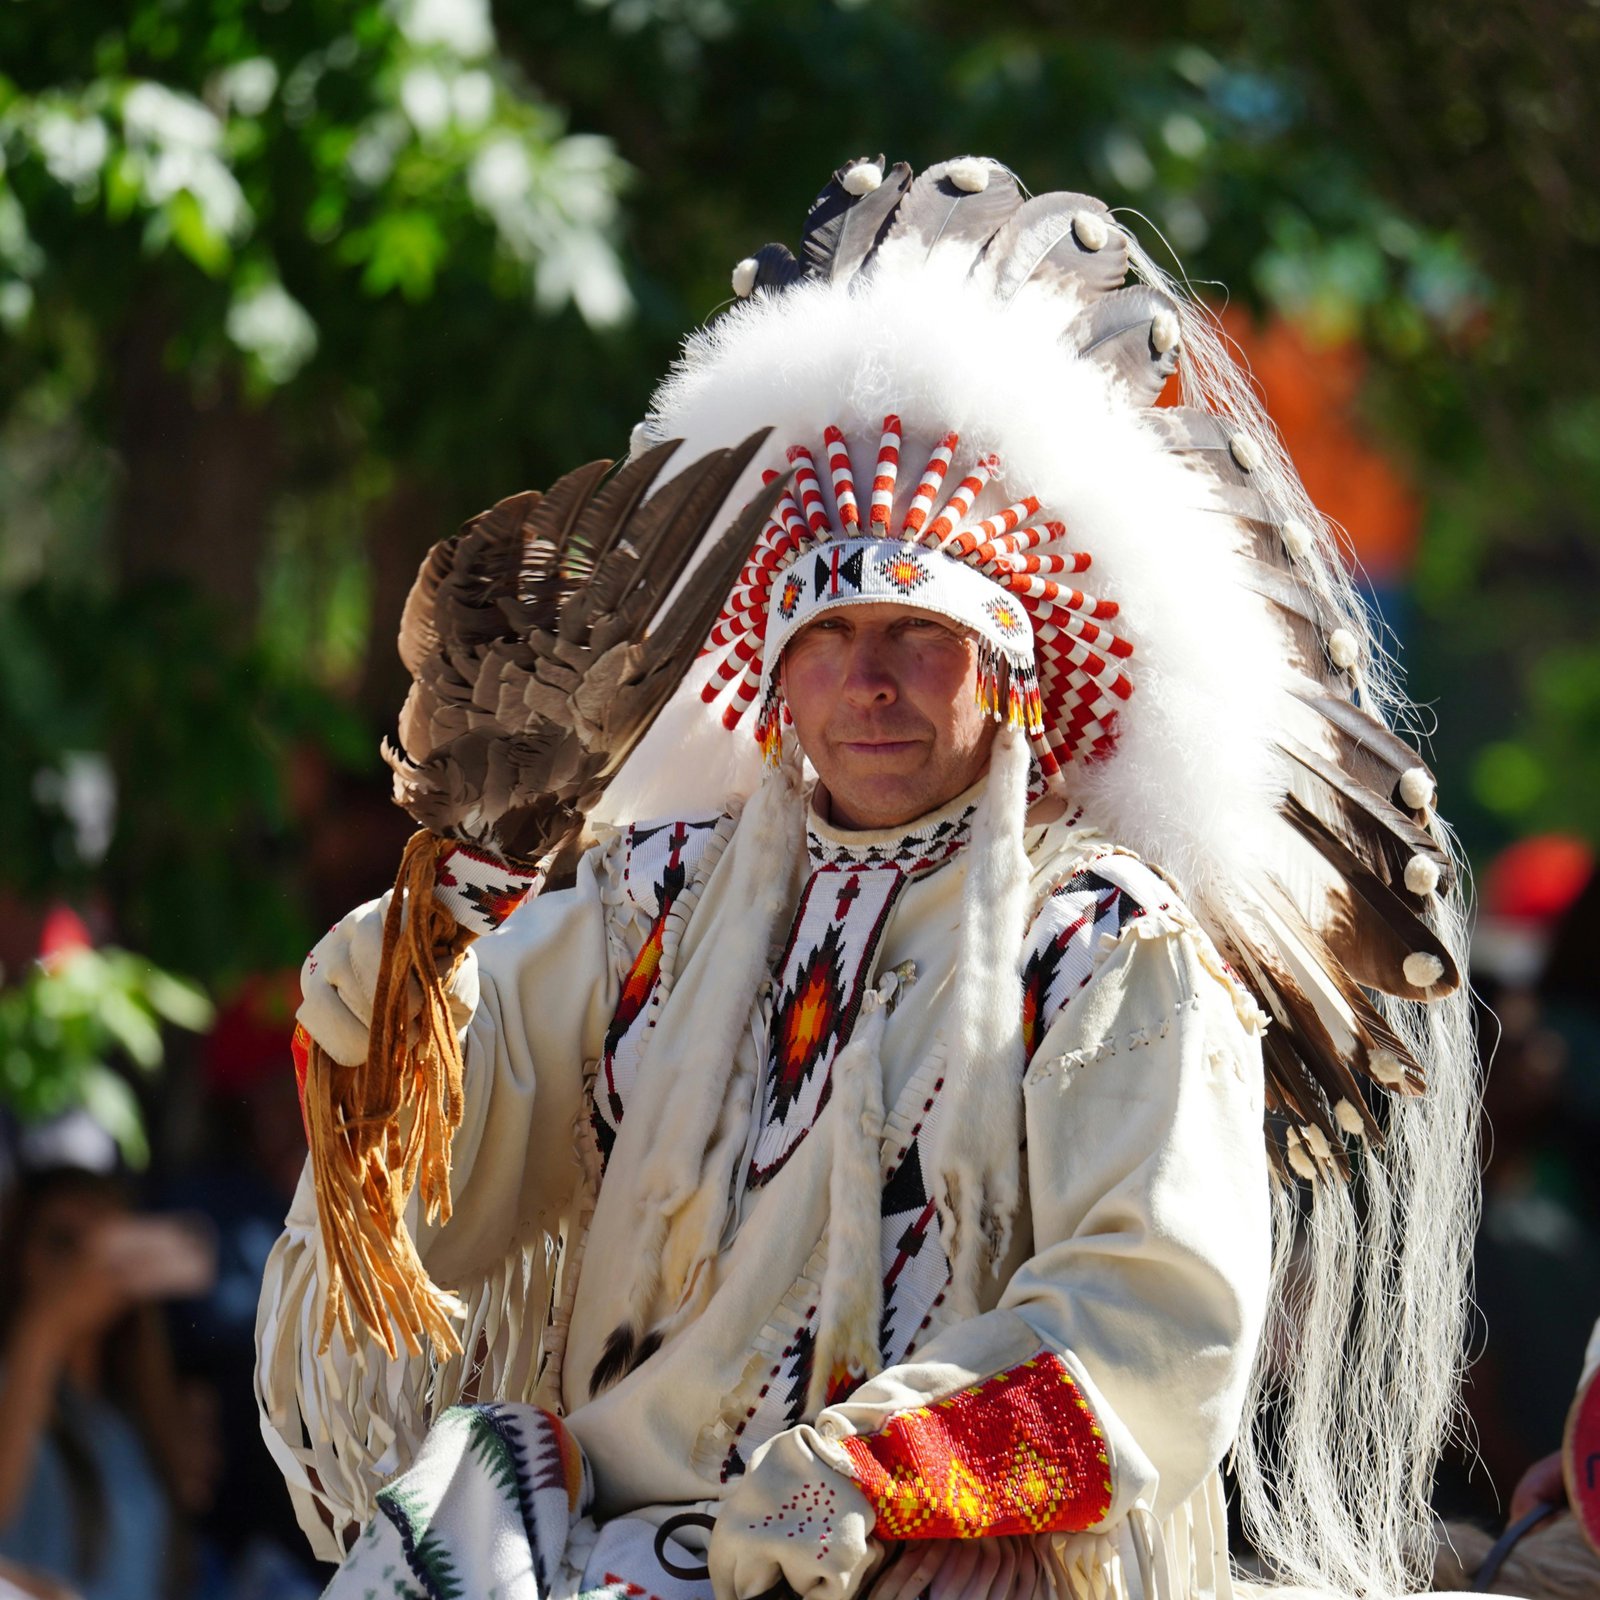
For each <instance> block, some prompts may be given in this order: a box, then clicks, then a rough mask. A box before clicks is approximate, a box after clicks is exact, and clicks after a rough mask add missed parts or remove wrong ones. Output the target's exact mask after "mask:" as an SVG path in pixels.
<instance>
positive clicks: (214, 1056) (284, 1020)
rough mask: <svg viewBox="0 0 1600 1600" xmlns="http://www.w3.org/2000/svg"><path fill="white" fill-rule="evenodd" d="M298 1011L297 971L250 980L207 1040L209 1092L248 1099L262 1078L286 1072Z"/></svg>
mask: <svg viewBox="0 0 1600 1600" xmlns="http://www.w3.org/2000/svg"><path fill="white" fill-rule="evenodd" d="M299 1008H300V975H299V973H298V972H296V971H294V969H292V968H285V969H284V970H283V971H281V972H260V973H256V974H255V975H253V976H252V977H249V978H246V979H245V980H244V982H243V983H242V984H240V985H239V988H238V989H237V990H236V991H235V992H234V995H233V997H232V999H230V1000H229V1001H228V1002H227V1003H226V1004H225V1005H224V1006H223V1007H222V1009H221V1011H220V1012H219V1013H218V1015H217V1024H216V1026H215V1027H214V1028H213V1029H212V1030H211V1032H210V1033H209V1034H208V1035H207V1037H206V1042H205V1047H204V1051H203V1053H202V1057H201V1062H202V1066H203V1069H204V1074H205V1083H206V1087H207V1088H208V1089H209V1090H210V1091H211V1092H212V1093H213V1094H219V1095H237V1094H246V1093H248V1092H249V1091H250V1090H251V1089H253V1088H254V1087H255V1086H256V1085H257V1084H258V1083H260V1082H261V1081H262V1080H263V1079H264V1078H267V1077H276V1076H277V1075H279V1074H281V1073H283V1072H285V1070H286V1068H287V1064H288V1060H289V1037H290V1035H291V1034H292V1033H293V1032H294V1014H295V1012H296V1011H297V1010H299Z"/></svg>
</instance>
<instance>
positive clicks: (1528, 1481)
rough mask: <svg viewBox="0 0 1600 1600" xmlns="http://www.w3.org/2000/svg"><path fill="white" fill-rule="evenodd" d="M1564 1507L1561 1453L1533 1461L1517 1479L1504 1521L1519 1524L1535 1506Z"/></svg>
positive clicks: (1565, 1486) (1564, 1482)
mask: <svg viewBox="0 0 1600 1600" xmlns="http://www.w3.org/2000/svg"><path fill="white" fill-rule="evenodd" d="M1541 1502H1542V1503H1543V1504H1545V1505H1548V1506H1564V1505H1565V1504H1566V1503H1567V1484H1566V1479H1565V1478H1564V1477H1563V1476H1562V1473H1561V1452H1560V1451H1559V1450H1557V1451H1556V1452H1555V1453H1554V1454H1553V1455H1548V1456H1545V1457H1543V1458H1542V1459H1541V1460H1538V1461H1535V1462H1534V1464H1533V1465H1532V1466H1531V1467H1529V1468H1528V1470H1527V1471H1526V1472H1524V1473H1523V1474H1522V1476H1521V1477H1520V1478H1518V1479H1517V1486H1516V1488H1515V1489H1513V1490H1512V1491H1511V1510H1510V1513H1509V1514H1508V1516H1507V1517H1506V1521H1507V1522H1508V1523H1512V1522H1520V1521H1521V1520H1522V1518H1523V1517H1525V1516H1527V1514H1528V1513H1529V1512H1530V1511H1532V1510H1533V1508H1534V1507H1535V1506H1536V1505H1539V1504H1540V1503H1541Z"/></svg>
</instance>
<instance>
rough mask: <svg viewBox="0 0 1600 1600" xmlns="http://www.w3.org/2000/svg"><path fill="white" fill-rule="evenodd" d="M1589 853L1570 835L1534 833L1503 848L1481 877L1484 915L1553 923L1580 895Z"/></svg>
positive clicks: (1591, 866) (1590, 867)
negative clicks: (1530, 836)
mask: <svg viewBox="0 0 1600 1600" xmlns="http://www.w3.org/2000/svg"><path fill="white" fill-rule="evenodd" d="M1593 871H1594V851H1593V850H1591V849H1590V848H1589V846H1588V845H1587V844H1585V843H1584V842H1583V840H1582V839H1578V838H1574V837H1573V836H1572V835H1571V834H1570V833H1536V834H1534V835H1533V837H1532V838H1529V839H1518V840H1517V842H1516V843H1515V844H1508V845H1507V846H1506V847H1505V849H1504V850H1502V851H1501V852H1500V854H1499V855H1497V856H1496V857H1495V858H1494V860H1493V861H1491V862H1490V863H1489V870H1488V871H1487V872H1486V873H1485V874H1484V875H1483V911H1484V915H1485V916H1490V917H1509V918H1510V919H1511V920H1512V921H1515V922H1538V923H1546V924H1548V923H1553V922H1556V921H1557V920H1559V919H1560V918H1561V917H1563V916H1564V915H1565V914H1566V912H1567V909H1568V907H1570V906H1571V904H1572V902H1573V901H1574V900H1576V899H1577V898H1578V896H1579V895H1580V894H1581V893H1582V892H1583V886H1584V885H1585V884H1586V883H1587V882H1588V881H1589V874H1590V873H1591V872H1593Z"/></svg>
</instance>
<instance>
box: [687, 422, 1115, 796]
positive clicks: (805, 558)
mask: <svg viewBox="0 0 1600 1600" xmlns="http://www.w3.org/2000/svg"><path fill="white" fill-rule="evenodd" d="M901 442H902V434H901V427H900V419H899V418H898V417H896V416H889V417H885V418H884V421H883V433H882V437H881V439H880V440H879V443H878V454H877V466H876V471H875V472H874V475H873V479H872V488H871V493H870V495H869V497H868V500H867V505H866V512H865V517H863V514H862V505H861V502H860V500H859V498H858V497H857V494H856V487H855V480H854V472H853V469H852V466H851V462H850V451H849V445H848V441H847V440H846V438H845V436H844V434H843V432H842V431H841V430H840V429H839V428H837V427H830V428H828V429H827V430H826V431H825V432H824V434H823V445H824V453H825V455H826V459H827V466H828V479H827V486H826V487H825V486H824V482H823V479H822V476H821V474H820V473H819V472H818V470H817V463H816V460H815V458H814V457H813V455H812V453H811V451H810V449H809V448H807V447H806V446H805V445H802V444H797V445H793V446H791V447H790V449H789V462H790V465H791V468H792V469H793V478H792V481H791V483H790V485H789V487H788V488H787V489H786V490H785V491H784V493H783V494H782V495H781V496H780V497H779V500H778V503H777V506H776V507H775V508H774V511H773V514H772V517H771V519H770V520H769V521H768V523H767V525H766V527H765V528H764V529H763V530H762V533H761V536H760V538H759V539H758V540H757V542H756V545H755V548H754V550H753V551H752V552H751V555H750V559H749V561H748V562H747V563H746V564H745V567H744V570H743V571H742V572H741V573H740V575H739V579H738V581H737V582H736V583H735V585H734V587H733V590H732V592H731V593H730V595H729V597H728V601H727V604H726V605H725V606H724V607H723V610H722V613H721V615H720V616H719V617H718V619H717V622H716V625H715V626H714V627H713V628H712V630H711V634H710V637H709V639H708V640H707V643H706V653H707V654H708V655H714V656H716V657H717V658H718V660H717V664H716V666H715V668H714V669H713V671H712V672H711V675H710V677H709V679H708V681H707V683H706V685H705V688H704V689H703V691H702V694H703V697H704V699H705V700H706V701H707V703H710V702H713V701H715V700H716V699H717V698H718V697H719V696H721V695H723V694H724V693H726V692H727V691H728V689H729V686H730V685H731V686H732V694H731V696H730V698H729V700H728V703H727V705H726V707H725V709H724V711H723V715H722V721H723V726H724V727H726V728H728V729H729V730H730V731H732V730H734V729H737V728H738V726H739V724H740V722H741V721H742V720H743V719H744V717H745V714H746V713H747V712H748V711H749V710H750V708H751V707H752V706H753V705H754V706H756V707H757V710H756V715H755V720H754V731H755V735H756V738H757V739H758V740H759V741H760V744H761V747H762V750H763V751H764V752H765V754H766V756H767V759H768V760H769V761H775V760H776V759H777V757H778V753H779V751H780V749H781V746H782V740H783V727H784V724H785V723H786V722H787V720H788V710H787V707H786V706H785V705H784V704H783V695H782V686H781V677H780V674H779V671H778V668H779V665H780V663H781V662H782V659H783V651H784V647H785V646H786V645H787V644H788V642H789V640H790V639H792V638H793V637H794V636H795V634H796V633H798V632H799V631H800V629H802V628H803V627H805V626H806V625H807V624H808V623H810V622H812V621H814V620H815V619H816V618H817V617H819V616H821V615H823V614H824V613H826V612H829V611H834V610H837V609H839V608H841V607H844V606H852V605H873V604H883V603H886V602H895V603H898V604H901V605H908V606H915V607H917V608H919V609H920V610H924V611H932V612H935V613H937V614H939V615H942V616H946V617H950V618H952V619H953V620H955V621H957V622H960V623H961V624H963V625H964V626H966V627H968V628H970V629H971V630H972V631H973V633H974V634H975V635H976V637H977V645H978V681H977V695H978V702H979V704H980V705H981V706H982V707H983V708H984V710H985V711H986V712H988V713H989V714H990V715H992V716H993V717H994V718H995V719H996V720H997V721H1005V722H1008V723H1010V724H1011V725H1012V726H1013V727H1020V728H1022V729H1024V730H1025V731H1026V733H1027V735H1028V737H1029V740H1030V742H1031V744H1032V747H1033V751H1034V754H1035V756H1036V757H1037V759H1038V762H1039V767H1040V770H1041V771H1042V772H1043V773H1044V776H1045V778H1046V779H1047V780H1048V781H1051V782H1059V777H1060V773H1061V770H1062V768H1063V767H1065V766H1066V765H1067V763H1068V762H1070V761H1073V760H1083V761H1093V760H1097V759H1098V758H1100V757H1101V756H1104V755H1106V754H1107V753H1108V752H1109V751H1110V750H1111V749H1112V748H1113V746H1114V744H1115V742H1116V720H1117V708H1118V706H1119V705H1120V704H1121V702H1123V701H1125V700H1126V699H1127V698H1128V697H1129V696H1130V695H1131V694H1132V693H1133V684H1132V683H1131V681H1130V680H1129V678H1128V676H1127V674H1126V673H1125V672H1124V671H1123V670H1122V668H1121V665H1120V663H1121V662H1122V661H1124V660H1126V658H1127V657H1129V656H1130V655H1132V654H1133V646H1132V644H1131V643H1129V641H1128V640H1126V639H1124V638H1122V637H1121V636H1120V635H1118V634H1116V633H1115V632H1113V631H1112V630H1111V628H1109V627H1108V626H1107V624H1108V623H1109V622H1110V621H1111V620H1112V619H1113V618H1114V617H1116V615H1117V605H1116V603H1115V602H1114V601H1111V600H1103V599H1097V598H1096V597H1094V596H1093V595H1090V594H1087V593H1085V592H1084V591H1083V590H1081V589H1076V588H1074V587H1073V586H1072V585H1071V583H1070V582H1068V581H1066V580H1067V579H1069V578H1070V577H1073V576H1076V575H1077V574H1079V573H1081V572H1085V571H1087V570H1088V568H1089V565H1090V558H1089V556H1088V554H1087V552H1085V551H1082V550H1073V549H1071V548H1070V547H1069V544H1068V534H1067V529H1066V526H1065V524H1063V523H1061V522H1055V521H1050V520H1047V519H1041V518H1040V515H1039V510H1040V507H1039V501H1038V500H1037V498H1035V497H1034V496H1033V495H1024V496H1022V497H1021V498H1020V499H1018V500H1015V501H1013V502H1012V503H1011V504H1008V505H1006V506H1005V507H1004V508H1003V509H1001V510H999V511H997V512H995V513H993V514H992V515H990V516H986V517H982V518H975V517H974V515H973V511H974V507H975V505H976V504H977V501H978V498H979V496H980V495H981V494H982V493H983V492H984V490H985V489H986V488H987V487H988V486H989V485H990V484H991V483H993V482H995V481H996V479H997V477H998V474H999V470H1000V460H999V457H998V456H995V455H992V454H989V455H982V456H979V457H978V458H977V459H976V460H975V461H973V462H972V464H971V466H970V467H968V468H967V469H966V471H965V473H964V475H963V476H962V477H961V478H960V479H959V481H958V482H957V483H956V485H955V487H954V488H953V489H951V490H949V492H948V493H946V492H945V490H946V483H947V480H948V478H949V477H950V475H951V472H952V469H953V464H954V462H955V460H956V453H957V450H958V449H959V447H960V437H959V435H957V434H955V433H947V434H946V435H945V436H944V437H943V438H942V439H941V440H940V441H939V443H938V445H937V446H936V447H935V449H934V451H933V453H932V455H931V456H930V457H929V459H928V464H927V466H926V467H924V468H923V471H922V476H921V478H920V480H919V481H918V484H917V489H916V493H915V494H914V495H913V496H912V497H911V499H910V501H909V503H908V504H907V505H906V508H905V510H904V513H903V514H902V515H901V517H900V519H899V523H898V526H896V525H894V507H895V489H896V483H897V480H898V476H899V466H900V451H901ZM777 476H778V474H776V473H773V472H768V473H767V474H765V481H766V482H767V483H771V482H772V481H773V480H774V479H775V478H776V477H777Z"/></svg>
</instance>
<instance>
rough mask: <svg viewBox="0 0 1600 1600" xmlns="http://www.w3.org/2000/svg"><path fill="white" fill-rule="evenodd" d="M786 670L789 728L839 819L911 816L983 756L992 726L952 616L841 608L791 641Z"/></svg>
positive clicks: (963, 781)
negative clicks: (980, 702)
mask: <svg viewBox="0 0 1600 1600" xmlns="http://www.w3.org/2000/svg"><path fill="white" fill-rule="evenodd" d="M782 670H783V692H784V697H785V698H786V699H787V700H788V702H789V711H790V714H791V715H792V716H793V717H794V725H795V731H796V733H798V734H799V736H800V744H801V746H802V748H803V749H804V750H805V753H806V754H807V755H808V756H809V757H810V758H811V764H812V766H814V767H815V768H816V769H817V775H818V776H819V777H820V778H821V779H822V782H823V785H824V787H825V788H826V789H827V791H828V796H829V799H830V800H831V802H832V808H833V810H832V815H833V820H834V821H835V822H836V823H838V824H839V825H840V826H841V827H846V828H892V827H897V826H899V825H900V824H901V823H905V822H913V821H915V820H916V818H918V817H921V816H925V815H926V814H927V813H928V812H930V811H936V810H938V808H939V807H940V806H942V805H944V804H945V803H946V802H947V801H949V800H953V799H954V798H955V797H956V796H957V795H958V794H960V793H961V792H962V790H963V789H967V788H970V787H971V785H972V784H974V783H976V782H977V780H978V778H979V777H980V776H981V775H982V773H983V771H984V769H985V768H986V767H987V766H988V764H989V747H990V746H991V745H992V744H993V743H994V735H995V728H996V726H997V724H996V723H995V722H994V721H993V719H992V718H990V717H986V716H985V715H984V714H983V712H982V711H980V710H979V708H978V703H977V676H978V651H977V644H976V640H975V636H974V635H973V633H972V631H971V630H970V629H968V628H964V627H962V625H961V624H960V623H959V622H952V621H951V620H950V619H949V618H948V617H943V616H940V615H939V614H938V613H936V612H933V611H921V610H919V609H918V608H917V607H916V606H902V605H859V606H844V607H841V608H840V609H839V610H837V611H829V612H826V613H824V615H822V616H820V617H818V618H817V620H816V621H815V622H812V623H809V624H808V625H807V626H806V627H804V628H802V629H801V631H800V632H799V633H797V634H796V635H795V636H794V638H793V639H792V640H790V642H789V644H788V647H787V648H786V649H785V651H784V654H783V669H782Z"/></svg>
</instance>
